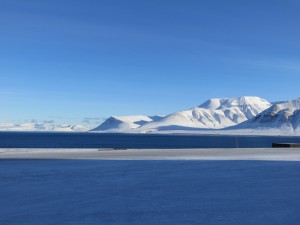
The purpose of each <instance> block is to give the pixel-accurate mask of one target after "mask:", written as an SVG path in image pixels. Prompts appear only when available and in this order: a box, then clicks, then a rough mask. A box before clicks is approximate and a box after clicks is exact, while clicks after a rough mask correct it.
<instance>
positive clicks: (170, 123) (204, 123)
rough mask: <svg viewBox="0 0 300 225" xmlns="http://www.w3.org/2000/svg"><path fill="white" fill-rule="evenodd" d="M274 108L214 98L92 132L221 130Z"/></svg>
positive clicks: (115, 121)
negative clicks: (178, 109) (194, 105)
mask: <svg viewBox="0 0 300 225" xmlns="http://www.w3.org/2000/svg"><path fill="white" fill-rule="evenodd" d="M270 106H271V103H269V102H268V101H266V100H265V99H262V98H259V97H239V98H214V99H210V100H208V101H206V102H205V103H203V104H202V105H200V106H198V107H195V108H192V109H188V110H185V111H181V112H176V113H173V114H170V115H167V116H164V117H156V118H155V119H153V117H145V116H134V117H110V118H109V119H108V120H106V121H105V122H104V123H103V124H101V125H100V126H99V127H97V128H96V129H94V130H93V131H116V132H128V131H136V132H150V131H161V130H193V129H220V128H225V127H230V126H234V125H237V124H239V123H241V122H244V121H246V120H249V119H251V118H253V117H254V116H256V115H258V114H259V113H261V112H262V111H264V110H266V109H267V108H269V107H270Z"/></svg>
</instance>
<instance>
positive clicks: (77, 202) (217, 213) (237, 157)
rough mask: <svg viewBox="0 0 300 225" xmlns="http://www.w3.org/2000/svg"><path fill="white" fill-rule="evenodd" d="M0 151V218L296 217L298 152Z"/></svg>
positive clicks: (167, 220)
mask: <svg viewBox="0 0 300 225" xmlns="http://www.w3.org/2000/svg"><path fill="white" fill-rule="evenodd" d="M0 152H1V153H0V157H1V158H2V159H0V199H1V204H0V207H1V208H0V209H1V210H0V224H6V225H10V224H18V225H19V224H26V225H28V224H104V225H110V224H116V225H127V224H130V225H141V224H143V225H144V224H157V225H161V224H162V225H168V224H170V225H177V224H178V225H189V224H204V225H235V224H236V225H253V224H255V225H269V224H270V225H277V224H278V225H282V224H288V225H293V224H295V225H296V224H299V220H300V215H299V213H298V211H299V208H300V192H299V190H300V176H299V171H300V162H299V161H300V149H182V150H109V149H106V150H105V149H100V150H95V149H81V150H80V149H73V150H71V151H70V150H67V149H57V150H55V151H54V150H52V149H43V150H42V149H0ZM33 158H35V159H33ZM71 159H76V160H71ZM89 159H94V160H89ZM102 159H103V160H102ZM191 159H193V160H191Z"/></svg>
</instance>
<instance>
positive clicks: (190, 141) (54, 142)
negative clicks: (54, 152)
mask: <svg viewBox="0 0 300 225" xmlns="http://www.w3.org/2000/svg"><path fill="white" fill-rule="evenodd" d="M274 142H277V143H300V137H299V136H236V135H202V134H201V135H195V134H193V135H191V134H120V133H118V134H112V133H73V132H72V133H66V132H0V148H148V149H149V148H161V149H164V148H236V147H239V148H269V147H272V143H274Z"/></svg>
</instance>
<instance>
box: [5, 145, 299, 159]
mask: <svg viewBox="0 0 300 225" xmlns="http://www.w3.org/2000/svg"><path fill="white" fill-rule="evenodd" d="M0 159H90V160H266V161H300V148H209V149H208V148H201V149H112V148H103V149H98V148H97V149H91V148H89V149H75V148H74V149H64V148H62V149H57V148H48V149H44V148H42V149H41V148H1V149H0Z"/></svg>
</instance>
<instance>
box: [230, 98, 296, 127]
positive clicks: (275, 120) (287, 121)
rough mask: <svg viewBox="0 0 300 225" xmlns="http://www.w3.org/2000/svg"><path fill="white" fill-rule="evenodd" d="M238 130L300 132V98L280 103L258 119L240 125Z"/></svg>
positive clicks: (261, 114)
mask: <svg viewBox="0 0 300 225" xmlns="http://www.w3.org/2000/svg"><path fill="white" fill-rule="evenodd" d="M235 128H236V129H275V130H276V129H277V130H278V129H280V130H282V131H292V132H294V131H296V132H299V131H300V98H298V99H296V100H293V101H286V102H280V103H277V104H274V105H272V106H271V107H270V108H269V109H267V110H265V111H263V112H261V113H260V114H258V115H257V116H256V117H254V118H252V119H250V120H248V121H246V122H244V123H241V124H239V125H238V126H236V127H235Z"/></svg>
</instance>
